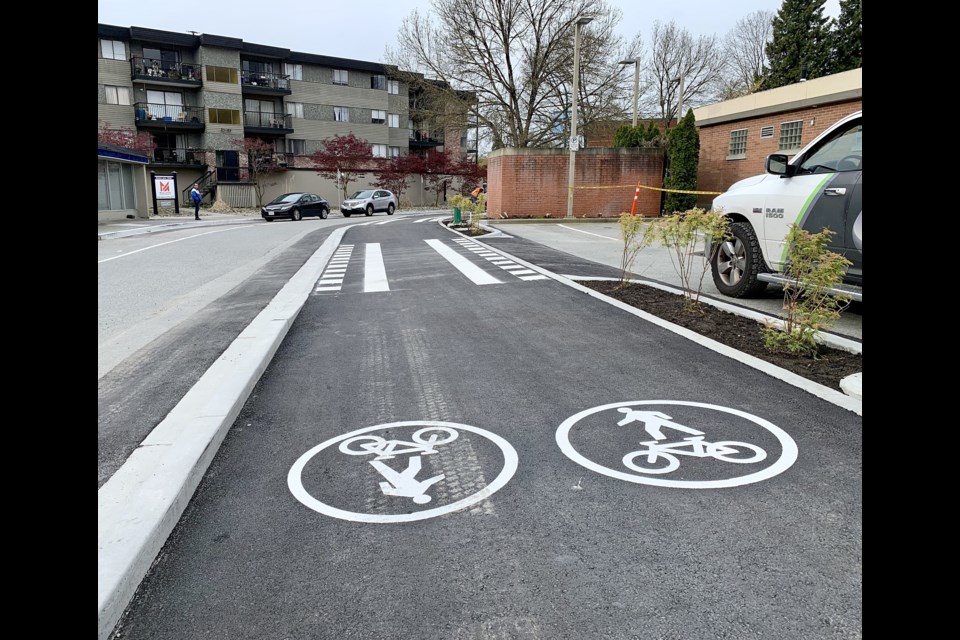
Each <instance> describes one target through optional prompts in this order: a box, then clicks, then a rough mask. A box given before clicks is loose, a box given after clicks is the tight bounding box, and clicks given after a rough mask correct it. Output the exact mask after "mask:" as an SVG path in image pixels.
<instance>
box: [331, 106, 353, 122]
mask: <svg viewBox="0 0 960 640" xmlns="http://www.w3.org/2000/svg"><path fill="white" fill-rule="evenodd" d="M333 119H334V120H336V121H337V122H350V108H349V107H334V108H333Z"/></svg>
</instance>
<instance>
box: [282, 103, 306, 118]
mask: <svg viewBox="0 0 960 640" xmlns="http://www.w3.org/2000/svg"><path fill="white" fill-rule="evenodd" d="M284 104H285V105H286V111H287V115H288V116H292V117H294V118H303V103H302V102H285V103H284Z"/></svg>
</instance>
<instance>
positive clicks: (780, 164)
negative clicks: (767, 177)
mask: <svg viewBox="0 0 960 640" xmlns="http://www.w3.org/2000/svg"><path fill="white" fill-rule="evenodd" d="M789 160H790V156H788V155H787V154H785V153H772V154H770V155H769V156H767V173H772V174H773V175H775V176H783V177H785V178H789V177H790V176H792V175H793V173H794V167H793V165H791V164H790V163H789Z"/></svg>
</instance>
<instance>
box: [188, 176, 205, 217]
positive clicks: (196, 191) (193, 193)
mask: <svg viewBox="0 0 960 640" xmlns="http://www.w3.org/2000/svg"><path fill="white" fill-rule="evenodd" d="M190 197H191V198H192V199H193V219H194V220H199V219H200V201H201V200H203V194H202V193H200V188H199V185H197V184H196V183H194V185H193V187H192V188H191V189H190Z"/></svg>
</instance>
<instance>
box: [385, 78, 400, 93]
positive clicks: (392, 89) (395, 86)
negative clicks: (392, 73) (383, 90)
mask: <svg viewBox="0 0 960 640" xmlns="http://www.w3.org/2000/svg"><path fill="white" fill-rule="evenodd" d="M387 93H392V94H393V95H399V94H400V81H399V80H389V81H388V82H387Z"/></svg>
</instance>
